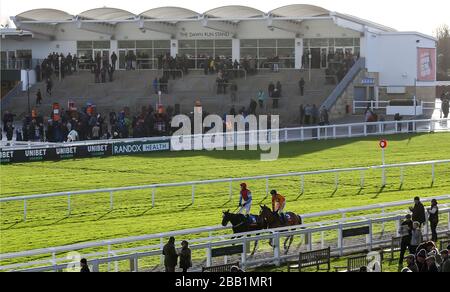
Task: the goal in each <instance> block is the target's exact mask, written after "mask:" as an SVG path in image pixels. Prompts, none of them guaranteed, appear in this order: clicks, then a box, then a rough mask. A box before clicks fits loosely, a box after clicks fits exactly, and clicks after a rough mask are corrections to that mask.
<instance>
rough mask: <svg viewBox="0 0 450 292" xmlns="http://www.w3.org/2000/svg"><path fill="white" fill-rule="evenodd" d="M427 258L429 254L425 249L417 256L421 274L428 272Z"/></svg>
mask: <svg viewBox="0 0 450 292" xmlns="http://www.w3.org/2000/svg"><path fill="white" fill-rule="evenodd" d="M426 257H427V252H426V251H425V250H424V249H422V250H420V251H419V252H418V253H417V255H416V264H417V267H418V268H419V272H420V273H423V272H426V271H427V264H426V262H425V259H426Z"/></svg>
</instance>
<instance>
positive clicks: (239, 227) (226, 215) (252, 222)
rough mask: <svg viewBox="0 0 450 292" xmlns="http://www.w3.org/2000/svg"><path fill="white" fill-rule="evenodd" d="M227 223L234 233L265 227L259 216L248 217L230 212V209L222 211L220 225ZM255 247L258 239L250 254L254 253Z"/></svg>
mask: <svg viewBox="0 0 450 292" xmlns="http://www.w3.org/2000/svg"><path fill="white" fill-rule="evenodd" d="M228 223H231V225H232V226H233V233H234V234H239V233H246V232H252V231H258V230H262V229H265V228H266V225H265V224H264V220H262V217H261V216H257V215H250V218H249V217H246V216H244V215H242V214H233V213H230V210H228V211H225V212H223V219H222V226H224V227H225V226H227V225H228ZM238 238H239V237H238ZM257 247H258V241H255V247H254V248H253V251H252V255H254V254H255V251H256V248H257Z"/></svg>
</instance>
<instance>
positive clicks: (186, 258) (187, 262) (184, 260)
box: [180, 240, 192, 273]
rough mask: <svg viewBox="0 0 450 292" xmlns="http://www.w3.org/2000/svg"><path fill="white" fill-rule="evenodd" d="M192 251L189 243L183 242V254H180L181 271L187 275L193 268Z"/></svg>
mask: <svg viewBox="0 0 450 292" xmlns="http://www.w3.org/2000/svg"><path fill="white" fill-rule="evenodd" d="M191 254H192V253H191V249H190V248H189V243H188V242H187V241H185V240H184V241H183V242H182V243H181V252H180V269H182V270H183V273H186V272H187V271H188V269H189V268H191V267H192V257H191Z"/></svg>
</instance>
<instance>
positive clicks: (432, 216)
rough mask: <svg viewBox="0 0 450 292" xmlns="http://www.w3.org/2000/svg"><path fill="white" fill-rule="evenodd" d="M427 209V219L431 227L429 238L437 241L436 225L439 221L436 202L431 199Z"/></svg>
mask: <svg viewBox="0 0 450 292" xmlns="http://www.w3.org/2000/svg"><path fill="white" fill-rule="evenodd" d="M427 211H428V215H429V217H428V221H429V222H430V227H431V234H432V235H431V240H432V241H434V242H437V240H438V235H437V230H436V229H437V226H438V223H439V208H438V202H437V201H436V200H435V199H433V200H432V201H431V208H429V209H427Z"/></svg>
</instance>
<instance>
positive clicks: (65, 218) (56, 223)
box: [50, 216, 70, 225]
mask: <svg viewBox="0 0 450 292" xmlns="http://www.w3.org/2000/svg"><path fill="white" fill-rule="evenodd" d="M69 218H70V216H65V217H63V218H61V219H59V220H57V221H55V222H54V223H52V224H50V225H58V224H59V223H61V222H63V221H64V220H67V219H69Z"/></svg>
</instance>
